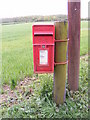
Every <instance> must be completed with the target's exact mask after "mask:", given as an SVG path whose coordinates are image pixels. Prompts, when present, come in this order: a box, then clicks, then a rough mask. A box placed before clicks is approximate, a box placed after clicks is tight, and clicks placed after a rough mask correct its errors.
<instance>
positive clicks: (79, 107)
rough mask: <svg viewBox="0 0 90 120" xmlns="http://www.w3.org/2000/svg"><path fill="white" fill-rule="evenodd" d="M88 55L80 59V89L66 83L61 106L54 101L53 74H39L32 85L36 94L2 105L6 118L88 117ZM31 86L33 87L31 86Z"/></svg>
mask: <svg viewBox="0 0 90 120" xmlns="http://www.w3.org/2000/svg"><path fill="white" fill-rule="evenodd" d="M87 60H88V56H85V57H84V59H81V60H80V80H79V91H76V92H73V91H70V90H69V89H68V85H67V84H66V101H65V103H64V104H63V105H60V106H59V107H57V106H56V104H55V103H54V101H53V93H52V89H53V79H52V75H50V74H45V75H39V78H38V80H37V81H34V82H33V83H32V84H31V86H32V89H34V94H32V95H30V96H29V99H28V100H23V101H20V103H19V104H17V105H13V106H12V107H7V104H5V103H4V104H3V105H2V117H3V118H4V117H5V118H9V117H10V118H36V119H37V118H46V119H47V118H59V119H60V118H69V119H70V118H79V119H80V118H84V119H87V118H88V72H87V71H88V67H87V66H88V62H87ZM30 88H31V87H30Z"/></svg>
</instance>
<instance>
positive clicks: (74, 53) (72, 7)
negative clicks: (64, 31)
mask: <svg viewBox="0 0 90 120" xmlns="http://www.w3.org/2000/svg"><path fill="white" fill-rule="evenodd" d="M68 21H69V44H68V60H69V63H68V83H69V87H70V89H71V90H74V91H76V90H78V87H79V62H80V0H68Z"/></svg>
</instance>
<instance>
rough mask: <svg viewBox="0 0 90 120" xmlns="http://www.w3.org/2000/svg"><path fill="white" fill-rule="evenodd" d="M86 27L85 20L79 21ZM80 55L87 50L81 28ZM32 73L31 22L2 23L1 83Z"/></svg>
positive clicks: (10, 81)
mask: <svg viewBox="0 0 90 120" xmlns="http://www.w3.org/2000/svg"><path fill="white" fill-rule="evenodd" d="M81 28H87V22H81ZM80 44H81V46H80V55H84V54H87V52H88V47H87V46H88V32H87V30H81V43H80ZM32 75H33V49H32V24H31V23H23V24H13V25H2V84H4V83H5V84H11V83H12V80H13V81H15V83H16V84H17V81H19V80H23V78H24V77H25V76H32Z"/></svg>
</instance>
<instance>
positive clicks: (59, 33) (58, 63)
mask: <svg viewBox="0 0 90 120" xmlns="http://www.w3.org/2000/svg"><path fill="white" fill-rule="evenodd" d="M55 40H56V41H55V69H54V101H55V102H56V104H57V105H59V104H62V103H63V102H64V100H65V82H66V64H67V60H66V53H67V22H66V21H62V22H55Z"/></svg>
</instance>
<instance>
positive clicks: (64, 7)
mask: <svg viewBox="0 0 90 120" xmlns="http://www.w3.org/2000/svg"><path fill="white" fill-rule="evenodd" d="M89 1H90V0H81V18H86V17H88V2H89ZM67 2H68V0H0V18H11V17H19V16H31V15H57V14H65V15H67V14H68V4H67Z"/></svg>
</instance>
